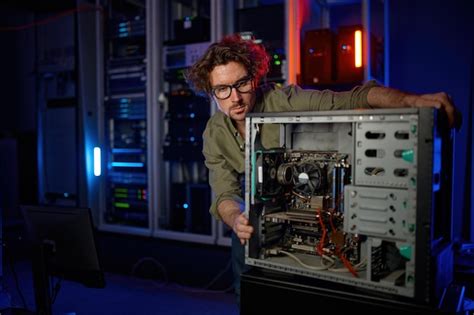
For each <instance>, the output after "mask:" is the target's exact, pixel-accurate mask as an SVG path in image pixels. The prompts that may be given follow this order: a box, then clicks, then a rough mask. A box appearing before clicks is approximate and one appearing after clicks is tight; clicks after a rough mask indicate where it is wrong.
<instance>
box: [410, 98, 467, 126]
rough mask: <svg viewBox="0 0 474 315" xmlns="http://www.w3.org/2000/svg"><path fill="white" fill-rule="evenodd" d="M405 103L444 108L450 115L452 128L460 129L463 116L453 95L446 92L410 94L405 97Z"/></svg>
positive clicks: (449, 119) (449, 121) (411, 105)
mask: <svg viewBox="0 0 474 315" xmlns="http://www.w3.org/2000/svg"><path fill="white" fill-rule="evenodd" d="M404 104H405V105H406V106H409V107H435V108H437V109H443V110H444V111H445V112H446V115H447V116H448V123H449V126H450V127H451V128H453V127H455V128H456V129H459V128H460V127H461V123H462V116H461V114H460V113H459V112H458V111H457V110H456V107H455V106H454V103H453V101H452V99H451V97H450V96H449V95H448V94H446V93H444V92H439V93H434V94H422V95H410V94H407V95H406V96H405V97H404Z"/></svg>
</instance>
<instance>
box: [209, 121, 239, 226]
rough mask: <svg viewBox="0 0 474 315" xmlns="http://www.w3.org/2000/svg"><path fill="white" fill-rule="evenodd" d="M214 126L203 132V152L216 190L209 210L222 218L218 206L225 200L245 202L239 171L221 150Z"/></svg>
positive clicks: (210, 183) (216, 216)
mask: <svg viewBox="0 0 474 315" xmlns="http://www.w3.org/2000/svg"><path fill="white" fill-rule="evenodd" d="M213 131H214V130H212V128H206V130H205V131H204V134H203V154H204V157H205V164H206V167H207V168H208V170H209V185H210V186H211V188H212V191H213V192H214V195H215V196H214V198H213V202H212V204H211V208H210V209H209V212H210V213H211V214H212V215H213V216H214V217H215V218H216V219H219V220H220V219H221V217H220V215H219V212H218V211H217V206H218V205H219V203H220V202H222V201H224V200H234V201H237V202H238V203H243V199H242V197H241V196H242V191H241V190H242V189H241V185H240V181H239V173H237V172H236V171H235V169H234V167H233V166H232V165H231V164H230V163H229V161H228V160H227V159H226V158H225V157H224V156H223V154H222V152H220V146H219V143H218V141H219V139H218V135H217V134H215V133H213Z"/></svg>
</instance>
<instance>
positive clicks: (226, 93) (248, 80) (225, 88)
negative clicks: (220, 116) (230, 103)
mask: <svg viewBox="0 0 474 315" xmlns="http://www.w3.org/2000/svg"><path fill="white" fill-rule="evenodd" d="M252 79H253V78H252V76H250V75H249V76H246V77H243V78H242V79H240V80H239V81H237V82H235V83H234V84H230V85H217V86H215V87H213V88H212V90H211V91H212V94H214V96H215V97H217V98H218V99H220V100H225V99H227V98H229V97H230V95H231V94H232V89H233V88H234V89H236V90H237V91H238V92H239V93H250V91H251V90H252Z"/></svg>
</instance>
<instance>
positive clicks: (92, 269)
mask: <svg viewBox="0 0 474 315" xmlns="http://www.w3.org/2000/svg"><path fill="white" fill-rule="evenodd" d="M21 212H22V215H23V218H24V220H25V228H26V234H27V238H28V239H29V240H30V242H31V245H32V247H31V248H32V252H31V253H32V262H33V282H34V286H35V295H36V305H37V311H39V310H38V308H41V307H43V308H44V309H45V311H41V312H38V313H43V314H49V313H50V312H51V305H50V304H51V298H50V296H49V276H57V277H60V278H62V279H67V280H72V281H75V282H79V283H82V284H83V285H85V286H86V287H93V288H103V287H104V286H105V280H104V274H103V271H102V269H101V267H100V263H99V257H98V253H97V248H96V243H95V238H94V227H93V223H92V216H91V212H90V209H88V208H71V207H62V206H29V205H28V206H21Z"/></svg>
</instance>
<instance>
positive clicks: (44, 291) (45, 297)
mask: <svg viewBox="0 0 474 315" xmlns="http://www.w3.org/2000/svg"><path fill="white" fill-rule="evenodd" d="M54 252H55V244H54V242H53V241H49V242H48V241H47V240H44V241H43V242H41V243H37V244H34V245H33V259H32V271H33V286H34V289H35V301H36V314H38V315H52V314H53V311H52V301H51V294H50V285H49V274H48V263H47V262H48V260H47V257H48V256H50V255H52V254H54Z"/></svg>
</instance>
